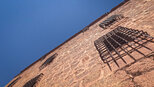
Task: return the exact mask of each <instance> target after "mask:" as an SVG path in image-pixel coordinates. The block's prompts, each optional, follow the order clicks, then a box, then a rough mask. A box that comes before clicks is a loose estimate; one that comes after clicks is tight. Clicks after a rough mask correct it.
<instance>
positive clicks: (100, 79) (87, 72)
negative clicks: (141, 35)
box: [14, 0, 154, 87]
mask: <svg viewBox="0 0 154 87" xmlns="http://www.w3.org/2000/svg"><path fill="white" fill-rule="evenodd" d="M153 4H154V0H130V1H129V2H127V3H125V4H124V5H123V6H121V7H120V8H118V9H116V10H115V11H113V12H111V13H110V14H108V15H107V16H106V17H104V18H103V19H101V20H100V21H98V22H97V23H95V24H94V25H92V26H90V27H89V29H88V30H86V31H85V32H84V33H80V34H79V35H77V36H75V37H74V38H73V39H71V40H69V41H68V42H67V43H65V44H63V45H62V46H60V48H58V49H56V50H55V51H53V52H52V53H50V54H49V55H47V57H46V58H48V57H50V56H51V55H52V54H54V53H58V56H57V57H56V58H55V60H54V61H53V62H52V63H51V64H49V65H48V66H47V67H46V68H44V69H42V70H39V67H40V65H42V63H43V62H44V61H45V60H42V61H38V62H37V63H35V64H34V65H33V66H31V67H30V68H28V69H27V70H26V71H24V72H23V73H21V74H20V76H21V77H22V78H21V79H20V80H19V81H18V82H17V83H16V84H15V85H14V87H22V86H23V85H24V84H25V83H26V82H27V81H28V80H30V79H31V78H33V77H34V76H36V75H38V74H40V73H43V74H44V76H43V77H42V79H40V81H39V83H38V84H37V85H36V86H37V87H84V86H85V87H86V86H88V87H152V86H154V84H153V83H154V77H153V76H154V75H153V74H154V72H153V69H154V57H153V56H149V57H146V58H145V57H144V56H143V55H141V54H140V53H138V52H137V51H133V52H132V53H131V55H132V56H133V57H134V58H135V59H136V60H137V61H135V62H134V60H133V59H132V58H130V57H129V56H128V55H127V56H125V57H124V59H125V60H126V62H127V64H124V63H123V61H122V60H117V61H118V63H119V65H120V67H117V65H116V64H115V63H114V62H113V61H112V62H110V63H109V64H110V65H111V67H112V71H111V70H110V69H109V67H108V66H107V64H106V63H103V61H102V60H101V58H100V56H99V53H98V51H97V50H96V48H95V46H94V41H95V40H96V39H98V38H99V37H101V36H102V35H105V34H106V33H108V32H110V31H111V30H113V29H115V28H116V27H117V26H123V27H127V28H132V29H137V30H143V31H146V32H147V33H149V34H150V35H151V36H153V37H154V5H153ZM115 14H122V15H124V17H125V18H123V19H122V20H119V21H117V22H116V23H114V24H113V25H112V26H110V27H108V28H107V29H106V30H102V28H100V27H99V24H100V23H101V22H102V21H103V20H105V19H106V18H108V17H110V16H112V15H115ZM146 46H148V47H150V48H151V49H152V50H153V51H154V44H153V43H152V44H151V43H150V44H149V43H148V44H146ZM138 50H140V51H141V52H143V53H145V54H149V53H150V52H151V51H148V50H147V49H145V48H141V49H138Z"/></svg>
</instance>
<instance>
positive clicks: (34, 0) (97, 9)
mask: <svg viewBox="0 0 154 87" xmlns="http://www.w3.org/2000/svg"><path fill="white" fill-rule="evenodd" d="M121 1H123V0H0V58H1V59H0V87H3V86H4V85H6V84H7V83H8V82H9V81H10V80H11V79H12V78H13V77H14V76H15V75H17V74H18V73H19V72H20V71H21V70H23V69H24V68H26V67H27V66H28V65H30V64H31V63H33V62H34V61H36V60H37V59H39V58H40V57H41V56H43V55H44V54H45V53H47V52H49V51H50V50H52V49H53V48H55V47H56V46H58V45H59V44H61V43H62V42H64V41H65V40H67V39H68V38H69V37H71V36H72V35H74V34H75V33H77V32H78V31H80V30H81V29H83V28H84V27H85V26H86V25H88V24H89V23H91V22H93V21H94V20H95V19H96V18H98V17H100V16H101V15H102V14H104V13H106V12H108V11H109V10H110V9H111V8H113V7H114V6H116V5H118V4H119V3H120V2H121Z"/></svg>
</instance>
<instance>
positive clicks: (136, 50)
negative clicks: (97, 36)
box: [113, 30, 145, 56]
mask: <svg viewBox="0 0 154 87" xmlns="http://www.w3.org/2000/svg"><path fill="white" fill-rule="evenodd" d="M113 31H114V32H113V34H114V35H116V33H115V32H116V31H115V30H113ZM116 36H117V37H119V38H120V39H122V40H124V41H125V42H126V43H127V45H128V46H129V47H131V48H132V49H134V50H136V51H137V52H138V53H140V54H142V55H143V56H145V55H144V54H143V53H142V52H140V51H139V50H137V49H135V48H133V47H132V44H131V43H130V44H131V45H129V44H128V41H127V40H126V39H125V38H123V37H121V36H118V35H116Z"/></svg>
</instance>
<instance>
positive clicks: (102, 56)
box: [94, 42, 112, 71]
mask: <svg viewBox="0 0 154 87" xmlns="http://www.w3.org/2000/svg"><path fill="white" fill-rule="evenodd" d="M96 43H97V42H94V45H95V47H96V49H97V51H98V52H99V55H100V57H101V59H102V60H103V62H104V63H107V65H108V67H109V69H110V70H111V71H112V69H111V66H110V64H109V63H108V62H106V60H104V59H103V58H104V55H103V53H101V52H100V50H99V49H98V47H97V44H96Z"/></svg>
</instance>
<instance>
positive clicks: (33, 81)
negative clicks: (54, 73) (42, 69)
mask: <svg viewBox="0 0 154 87" xmlns="http://www.w3.org/2000/svg"><path fill="white" fill-rule="evenodd" d="M42 76H43V73H41V74H39V75H38V76H36V77H34V78H33V79H31V80H29V81H28V82H26V83H25V85H24V86H23V87H35V85H36V83H37V82H38V81H39V80H40V79H41V77H42Z"/></svg>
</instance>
